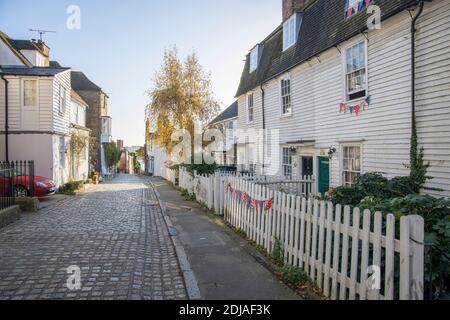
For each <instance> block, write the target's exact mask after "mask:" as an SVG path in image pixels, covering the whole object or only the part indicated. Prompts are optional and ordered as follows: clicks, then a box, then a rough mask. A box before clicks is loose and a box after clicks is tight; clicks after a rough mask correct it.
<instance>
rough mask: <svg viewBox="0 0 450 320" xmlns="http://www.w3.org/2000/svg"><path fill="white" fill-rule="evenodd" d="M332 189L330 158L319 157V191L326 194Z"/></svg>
mask: <svg viewBox="0 0 450 320" xmlns="http://www.w3.org/2000/svg"><path fill="white" fill-rule="evenodd" d="M328 191H330V159H329V158H328V157H319V192H320V193H321V194H325V193H326V192H328Z"/></svg>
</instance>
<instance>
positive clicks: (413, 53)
mask: <svg viewBox="0 0 450 320" xmlns="http://www.w3.org/2000/svg"><path fill="white" fill-rule="evenodd" d="M423 7H424V0H421V1H420V6H419V12H417V14H416V15H415V16H414V18H413V20H412V22H411V128H412V132H413V133H414V132H415V130H416V32H417V28H416V26H417V20H418V19H419V18H420V16H421V15H422V13H423Z"/></svg>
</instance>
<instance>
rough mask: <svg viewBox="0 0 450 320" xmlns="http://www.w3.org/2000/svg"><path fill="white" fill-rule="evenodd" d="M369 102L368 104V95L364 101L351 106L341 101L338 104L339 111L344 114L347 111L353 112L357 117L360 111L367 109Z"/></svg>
mask: <svg viewBox="0 0 450 320" xmlns="http://www.w3.org/2000/svg"><path fill="white" fill-rule="evenodd" d="M369 104H370V97H367V98H366V99H365V100H364V101H362V102H360V103H357V104H355V105H353V106H351V105H348V104H346V103H344V102H341V103H340V104H339V112H340V113H344V114H347V113H350V114H355V115H356V116H357V117H359V116H360V115H361V113H362V112H364V111H367V109H368V107H369Z"/></svg>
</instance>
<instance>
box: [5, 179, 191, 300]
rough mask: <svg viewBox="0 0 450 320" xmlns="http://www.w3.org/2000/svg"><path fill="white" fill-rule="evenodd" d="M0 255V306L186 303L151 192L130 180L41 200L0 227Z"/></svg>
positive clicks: (175, 259) (177, 267)
mask: <svg viewBox="0 0 450 320" xmlns="http://www.w3.org/2000/svg"><path fill="white" fill-rule="evenodd" d="M0 253H1V254H0V300H9V299H13V300H41V299H45V300H47V299H50V300H55V299H75V300H85V299H92V300H150V299H153V300H163V299H164V300H173V299H186V298H187V291H186V287H185V282H184V277H183V273H182V270H181V269H180V265H179V262H178V257H177V255H176V251H175V247H174V245H173V243H172V241H171V237H170V234H169V230H168V228H167V225H166V223H165V220H164V217H163V213H162V210H161V207H160V206H159V205H158V202H157V198H156V195H155V192H154V191H153V189H151V188H149V187H148V186H147V185H146V184H145V183H144V181H143V180H142V179H141V178H139V177H135V176H128V175H119V176H118V177H117V178H115V179H114V180H113V181H110V182H108V183H105V184H101V185H98V186H95V187H93V188H90V189H89V190H88V191H87V192H86V193H83V194H81V195H78V196H74V197H66V196H55V197H54V198H52V199H50V200H47V201H44V202H43V203H42V206H41V210H40V211H39V212H38V213H35V214H24V215H22V218H21V220H19V221H18V222H16V223H14V224H12V225H9V226H7V227H5V228H3V229H0ZM78 271H79V272H80V273H79V280H80V286H79V287H78V286H76V285H75V286H73V285H74V284H77V283H78V282H77V279H78ZM69 272H70V273H69ZM68 284H69V286H68Z"/></svg>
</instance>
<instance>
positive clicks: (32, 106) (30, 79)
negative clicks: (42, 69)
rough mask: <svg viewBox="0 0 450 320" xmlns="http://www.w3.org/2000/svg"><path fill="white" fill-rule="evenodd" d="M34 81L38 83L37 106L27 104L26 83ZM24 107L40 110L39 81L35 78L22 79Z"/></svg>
mask: <svg viewBox="0 0 450 320" xmlns="http://www.w3.org/2000/svg"><path fill="white" fill-rule="evenodd" d="M26 81H33V82H35V83H36V105H29V106H28V105H26V104H25V82H26ZM22 105H23V107H24V108H38V107H39V80H38V79H34V78H24V79H22Z"/></svg>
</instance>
